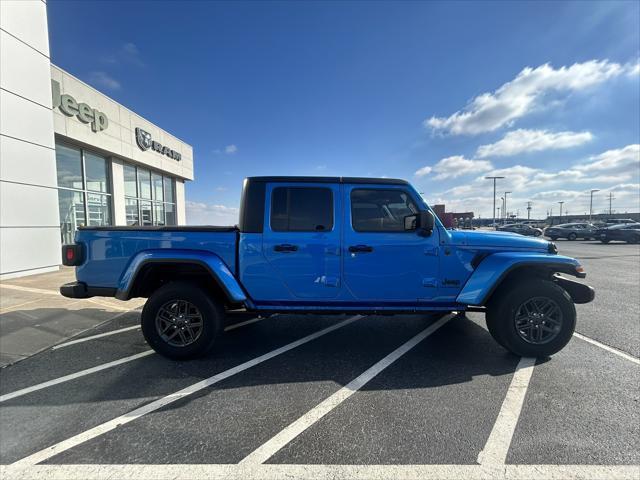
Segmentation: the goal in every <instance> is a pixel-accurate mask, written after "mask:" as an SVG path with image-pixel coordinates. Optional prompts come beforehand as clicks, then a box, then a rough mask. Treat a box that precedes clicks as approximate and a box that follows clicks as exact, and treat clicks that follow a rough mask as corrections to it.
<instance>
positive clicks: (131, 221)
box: [124, 198, 140, 225]
mask: <svg viewBox="0 0 640 480" xmlns="http://www.w3.org/2000/svg"><path fill="white" fill-rule="evenodd" d="M124 202H125V205H124V208H125V213H126V215H127V225H140V212H139V210H138V200H136V199H135V198H126V199H125V201H124Z"/></svg>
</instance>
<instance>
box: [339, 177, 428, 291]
mask: <svg viewBox="0 0 640 480" xmlns="http://www.w3.org/2000/svg"><path fill="white" fill-rule="evenodd" d="M414 195H415V193H414V192H413V191H411V190H410V189H409V188H408V187H406V186H404V185H366V184H362V185H349V184H345V185H343V199H344V200H343V203H344V205H345V213H344V218H345V222H344V241H343V247H342V248H343V256H344V267H343V268H344V279H345V287H346V288H347V289H348V291H349V292H350V293H351V294H352V295H353V296H354V297H355V298H356V299H357V300H366V301H368V302H371V301H379V302H388V303H400V302H407V303H415V302H417V301H419V300H429V299H432V298H433V297H435V296H436V293H437V285H438V283H437V276H438V256H437V254H438V229H437V228H436V229H434V231H433V233H432V234H431V236H429V237H422V236H420V235H418V234H417V233H416V232H415V231H405V229H404V217H405V216H408V215H412V214H414V213H416V212H418V210H419V207H418V205H421V204H422V202H421V201H420V200H419V199H417V198H415V197H414Z"/></svg>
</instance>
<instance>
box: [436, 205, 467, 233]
mask: <svg viewBox="0 0 640 480" xmlns="http://www.w3.org/2000/svg"><path fill="white" fill-rule="evenodd" d="M433 211H434V212H435V214H436V215H437V216H438V218H439V219H440V221H441V222H442V224H443V225H444V226H445V227H446V228H453V227H459V228H471V226H472V221H473V218H474V217H473V212H447V211H446V210H445V205H444V204H440V205H434V206H433Z"/></svg>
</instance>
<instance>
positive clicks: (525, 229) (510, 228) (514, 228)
mask: <svg viewBox="0 0 640 480" xmlns="http://www.w3.org/2000/svg"><path fill="white" fill-rule="evenodd" d="M498 230H499V231H501V232H512V233H519V234H520V235H528V236H530V237H539V236H540V235H542V230H541V229H539V228H535V227H532V226H531V225H526V224H524V223H512V224H510V225H503V226H501V227H498Z"/></svg>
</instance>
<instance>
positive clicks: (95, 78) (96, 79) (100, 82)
mask: <svg viewBox="0 0 640 480" xmlns="http://www.w3.org/2000/svg"><path fill="white" fill-rule="evenodd" d="M88 82H89V83H91V84H93V85H94V86H96V87H97V88H104V89H107V90H120V87H121V85H120V82H119V81H118V80H116V79H115V78H113V77H112V76H110V75H109V74H108V73H107V72H90V73H89V78H88Z"/></svg>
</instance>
